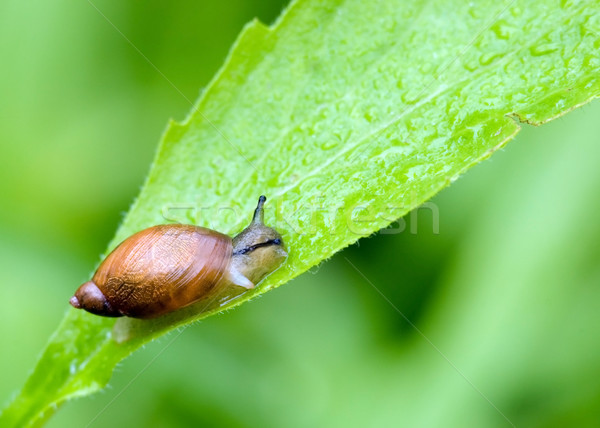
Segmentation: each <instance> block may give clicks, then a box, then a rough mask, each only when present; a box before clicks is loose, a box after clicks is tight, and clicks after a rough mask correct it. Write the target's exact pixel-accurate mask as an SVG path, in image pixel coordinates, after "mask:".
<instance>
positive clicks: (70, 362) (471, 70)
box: [0, 0, 600, 426]
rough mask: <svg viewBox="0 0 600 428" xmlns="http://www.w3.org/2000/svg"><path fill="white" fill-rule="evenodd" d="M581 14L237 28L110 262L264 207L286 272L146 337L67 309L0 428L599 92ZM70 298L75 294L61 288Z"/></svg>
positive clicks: (398, 212) (397, 17)
mask: <svg viewBox="0 0 600 428" xmlns="http://www.w3.org/2000/svg"><path fill="white" fill-rule="evenodd" d="M599 17H600V4H599V3H598V2H596V1H591V0H590V1H568V0H563V1H561V2H556V1H550V0H547V1H527V2H526V1H510V2H507V3H500V2H497V1H477V2H464V1H462V0H460V1H459V0H453V1H448V0H444V1H429V2H400V1H392V0H380V1H372V2H364V1H359V0H354V1H350V0H348V1H344V2H342V1H333V0H330V1H309V0H307V1H296V2H294V3H293V4H292V5H291V6H290V7H289V8H288V9H287V11H286V12H285V13H284V14H283V15H282V17H281V18H280V19H279V20H278V22H277V23H276V24H275V25H273V26H272V27H266V26H264V25H263V24H261V23H259V22H258V21H254V22H252V23H250V24H249V25H247V26H246V28H245V29H244V30H243V32H242V34H241V35H240V37H239V39H238V41H237V42H236V44H235V45H234V47H233V49H232V51H231V53H230V55H229V57H228V59H227V61H226V63H225V65H224V66H223V68H222V70H221V71H220V72H219V73H218V74H217V76H216V77H215V78H214V80H213V81H212V83H211V84H210V85H209V87H208V88H207V89H206V91H205V92H204V93H203V95H202V96H201V98H200V100H199V101H198V103H197V104H196V106H195V108H194V109H193V111H192V113H191V114H190V116H189V117H188V119H187V120H186V121H185V122H184V123H182V124H178V123H175V122H172V123H170V124H169V126H168V128H167V130H166V132H165V135H164V137H163V139H162V142H161V145H160V148H159V151H158V154H157V157H156V160H155V162H154V164H153V166H152V170H151V172H150V175H149V177H148V180H147V182H146V184H145V186H144V188H143V189H142V191H141V193H140V195H139V197H138V199H137V200H136V202H135V204H134V205H133V206H132V208H131V210H130V211H129V213H128V215H127V217H126V218H125V220H124V222H123V224H122V226H121V227H120V229H119V230H118V232H117V234H116V236H115V239H114V240H113V241H112V243H111V244H110V245H109V249H112V248H114V246H115V245H116V244H117V243H118V242H120V241H121V240H122V239H124V238H125V237H127V236H128V235H130V234H132V233H133V232H135V231H138V230H141V229H143V228H145V227H148V226H151V225H154V224H157V223H164V222H166V220H165V219H167V220H175V221H183V222H189V223H195V224H198V225H202V226H208V227H211V228H214V229H216V230H219V231H222V232H226V233H229V234H234V233H236V232H238V231H240V230H241V229H242V228H243V227H244V226H245V225H246V223H247V222H248V221H249V219H250V215H251V213H252V209H253V207H254V205H255V203H256V199H257V197H258V196H259V195H261V194H265V195H267V196H268V198H269V201H268V203H267V213H266V222H267V223H268V224H270V225H273V226H275V227H276V228H277V229H278V230H279V231H280V232H281V233H282V235H283V237H284V240H285V241H286V243H287V246H288V248H289V253H290V256H289V259H288V260H287V262H286V264H285V265H284V266H283V267H282V268H281V269H279V270H278V271H277V272H275V273H274V274H272V275H271V276H270V277H268V278H267V280H265V281H264V282H263V283H262V284H261V285H260V287H258V288H257V289H256V290H253V291H251V292H248V293H246V294H243V295H242V296H239V297H238V298H236V299H234V300H232V301H230V302H229V303H227V304H226V305H224V306H218V305H217V304H215V303H214V302H201V303H200V304H198V305H194V306H193V307H191V308H187V309H185V310H182V311H178V312H176V313H174V314H170V315H168V316H165V317H162V318H159V319H157V320H151V321H140V320H132V319H119V320H116V321H115V320H114V319H109V318H101V317H96V316H92V315H90V314H88V313H85V312H83V311H77V310H74V309H69V310H68V312H67V314H66V316H65V318H64V320H63V322H62V324H61V325H60V326H59V328H58V329H57V331H56V333H55V334H54V335H53V336H52V337H51V338H50V342H49V344H48V346H47V348H46V350H45V351H44V353H43V354H42V356H41V357H40V360H39V362H38V365H37V367H36V368H35V370H34V371H33V373H32V374H31V376H30V378H29V380H28V381H27V383H26V385H25V386H24V388H23V390H22V391H21V392H20V393H19V395H17V397H16V398H15V399H14V401H13V402H12V403H11V404H10V405H9V407H7V408H6V409H5V410H4V412H3V413H2V415H1V416H0V425H2V426H25V425H28V424H35V423H40V422H42V421H43V420H44V419H45V418H46V417H48V416H49V415H50V414H52V413H53V411H54V410H55V409H56V408H57V406H58V405H59V404H60V403H62V402H64V401H65V400H67V399H69V398H72V397H76V396H82V395H86V394H90V393H92V392H94V391H97V390H99V389H101V388H103V387H104V386H105V385H106V384H107V382H108V381H109V379H110V376H111V373H112V370H113V368H114V367H115V365H116V364H117V363H118V362H119V361H120V360H121V359H123V358H125V357H126V356H127V355H129V354H130V353H131V352H133V351H134V350H135V349H137V348H138V347H140V346H141V345H143V344H144V343H146V342H148V341H150V340H152V339H153V338H156V337H158V336H160V335H162V334H164V333H166V332H169V331H172V330H173V329H176V328H177V327H180V326H184V325H187V324H189V323H191V322H193V321H195V320H198V319H202V318H204V317H207V316H209V315H212V314H214V313H216V312H219V311H221V310H223V309H226V308H231V307H234V306H237V305H239V304H241V303H243V302H245V301H247V300H249V299H251V298H253V297H256V296H257V295H259V294H262V293H264V292H266V291H268V290H270V289H272V288H275V287H277V286H279V285H281V284H283V283H285V282H287V281H289V280H290V279H292V278H293V277H295V276H297V275H299V274H301V273H303V272H305V271H306V270H307V269H309V268H310V267H312V266H315V265H316V264H318V263H320V262H322V261H323V260H325V259H326V258H328V257H330V256H331V255H332V254H334V253H335V252H336V251H338V250H340V249H341V248H344V247H345V246H347V245H349V244H352V243H353V242H355V241H356V240H357V239H359V238H360V237H361V236H365V235H369V234H372V233H374V232H376V231H377V230H379V229H380V228H383V227H386V226H387V225H389V224H390V223H391V222H392V221H394V220H395V219H397V218H398V217H400V216H402V215H403V214H405V213H406V212H408V211H409V210H410V209H412V208H414V207H416V206H418V205H420V204H421V203H423V202H424V201H426V200H427V199H428V198H430V197H431V196H432V195H434V194H435V193H436V192H438V191H439V190H440V189H442V188H444V187H445V186H447V185H448V184H450V183H451V182H452V181H454V180H455V179H456V178H457V177H458V176H459V175H460V174H461V173H462V172H464V171H465V170H466V169H467V168H469V167H470V166H472V165H474V164H476V163H478V162H479V161H481V160H483V159H485V158H487V157H489V156H490V155H491V154H492V153H493V152H494V151H496V150H498V149H499V148H501V147H502V146H503V145H504V144H506V142H507V141H509V140H510V139H511V138H513V137H514V136H515V134H516V133H517V132H518V131H519V129H520V126H519V123H518V122H519V121H521V122H526V123H530V124H541V123H544V122H546V121H548V120H550V119H553V118H555V117H558V116H560V115H562V114H564V113H566V112H568V111H569V110H572V109H573V108H575V107H577V106H580V105H582V104H584V103H586V102H588V101H590V100H591V99H592V98H594V97H597V96H598V95H599V94H600V83H599V80H598V76H600V59H599V56H598V54H597V52H598V51H599V49H600V37H599V36H598V34H599V33H600V18H599ZM76 285H77V284H74V287H73V289H75V287H76Z"/></svg>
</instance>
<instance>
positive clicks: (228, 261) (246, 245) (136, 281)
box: [70, 196, 287, 318]
mask: <svg viewBox="0 0 600 428" xmlns="http://www.w3.org/2000/svg"><path fill="white" fill-rule="evenodd" d="M265 200H266V198H265V197H264V196H261V197H260V199H259V202H258V206H257V208H256V210H255V212H254V217H253V219H252V222H251V223H250V225H249V226H248V227H247V228H246V229H244V230H243V231H242V232H241V233H240V234H238V235H237V236H235V237H234V238H233V239H232V238H230V237H229V236H227V235H225V234H222V233H219V232H216V231H214V230H211V229H206V228H203V227H198V226H193V225H185V224H165V225H158V226H153V227H149V228H147V229H144V230H142V231H140V232H137V233H136V234H134V235H132V236H130V237H129V238H127V239H126V240H125V241H123V242H122V243H121V244H119V245H118V246H117V247H116V248H115V249H114V250H113V251H112V252H111V253H110V254H109V255H108V256H107V257H106V259H104V261H103V262H102V263H101V264H100V266H99V267H98V269H97V271H96V273H95V274H94V276H93V278H92V280H91V281H88V282H85V283H84V284H82V285H81V286H80V287H79V288H78V289H77V291H76V292H75V295H74V296H73V297H72V298H71V300H70V303H71V305H72V306H74V307H75V308H78V309H84V310H86V311H88V312H91V313H93V314H96V315H102V316H108V317H120V316H128V317H133V318H155V317H158V316H160V315H164V314H166V313H169V312H172V311H174V310H177V309H180V308H183V307H185V306H188V305H191V304H193V303H195V302H197V301H199V300H202V299H205V298H207V297H210V296H214V295H216V294H217V293H219V292H220V291H222V290H223V289H224V288H226V287H243V288H246V289H251V288H254V286H255V284H258V283H259V282H260V281H261V280H262V279H263V278H264V277H265V276H267V275H268V274H269V273H271V272H273V271H274V270H275V269H277V268H278V267H279V266H280V265H281V264H282V263H283V261H284V260H285V258H286V257H287V253H286V251H285V249H284V246H283V241H282V239H281V236H280V235H279V233H278V232H277V231H276V230H275V229H272V228H270V227H267V226H265V225H264V223H263V218H264V211H263V204H264V202H265Z"/></svg>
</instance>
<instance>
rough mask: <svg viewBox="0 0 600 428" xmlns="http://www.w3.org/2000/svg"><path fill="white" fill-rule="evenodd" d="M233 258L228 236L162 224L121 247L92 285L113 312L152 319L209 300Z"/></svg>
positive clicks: (99, 269)
mask: <svg viewBox="0 0 600 428" xmlns="http://www.w3.org/2000/svg"><path fill="white" fill-rule="evenodd" d="M231 255H232V240H231V238H230V237H229V236H227V235H224V234H221V233H219V232H215V231H214V230H210V229H205V228H202V227H197V226H192V225H183V224H170V225H159V226H154V227H150V228H148V229H145V230H143V231H141V232H138V233H136V234H134V235H132V236H130V237H129V238H127V239H126V240H125V241H123V242H122V243H121V244H119V246H118V247H117V248H115V250H114V251H113V252H112V253H110V254H109V255H108V257H106V259H105V260H104V261H103V262H102V264H101V265H100V266H99V267H98V270H97V271H96V273H95V274H94V277H93V278H92V282H93V283H94V284H95V285H96V286H97V287H98V289H100V291H101V292H102V294H104V296H105V298H106V301H107V302H108V303H109V304H110V306H111V307H112V308H113V309H114V310H116V311H118V312H120V313H121V314H123V315H126V316H130V317H136V318H153V317H156V316H160V315H162V314H164V313H167V312H171V311H173V310H175V309H179V308H181V307H184V306H187V305H190V304H192V303H194V302H196V301H198V300H200V299H202V298H203V297H206V296H208V295H210V294H211V292H212V291H213V290H214V289H215V288H217V287H218V286H219V285H220V283H222V282H223V279H224V277H225V274H226V273H227V270H228V268H229V264H230V262H231Z"/></svg>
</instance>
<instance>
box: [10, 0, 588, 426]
mask: <svg viewBox="0 0 600 428" xmlns="http://www.w3.org/2000/svg"><path fill="white" fill-rule="evenodd" d="M95 4H96V6H97V7H98V9H100V10H101V11H102V13H104V14H105V15H106V16H107V17H108V18H109V19H110V20H111V21H112V22H113V23H114V25H115V26H116V27H117V28H119V30H121V31H122V32H123V33H124V34H125V35H127V37H128V38H129V39H131V41H132V42H133V43H134V44H135V45H136V46H137V47H138V48H139V49H140V50H141V51H142V52H143V53H144V54H145V55H146V56H147V57H148V58H149V59H150V60H151V61H152V62H153V63H154V64H155V65H156V66H157V67H158V69H160V70H161V71H162V72H163V73H164V74H165V75H166V76H168V77H169V79H171V80H172V82H173V83H174V84H175V85H176V86H177V87H178V88H179V89H180V90H181V91H182V92H183V93H184V94H185V96H186V97H188V98H189V99H192V100H193V99H196V98H197V95H198V93H199V91H200V89H201V87H202V86H203V85H206V84H207V82H208V81H209V79H210V78H211V76H212V75H213V74H214V73H215V72H216V70H217V69H218V67H219V66H220V64H221V63H222V61H223V59H224V57H225V55H226V53H227V51H228V49H229V46H230V45H231V43H232V42H233V40H234V39H235V37H236V35H237V34H238V33H239V31H240V29H241V27H242V25H243V24H244V23H245V22H247V21H249V20H250V19H251V18H253V17H254V16H258V17H259V18H260V19H261V20H263V21H264V22H267V23H271V22H273V20H274V19H275V18H276V17H277V15H278V14H279V12H280V11H281V9H282V7H283V6H284V5H285V2H283V1H258V0H256V1H243V0H220V1H218V2H216V1H207V2H183V1H181V2H174V3H168V4H167V3H165V2H159V1H148V2H108V1H96V2H95ZM0 54H1V58H2V67H0V97H1V98H0V108H1V110H0V112H1V114H0V186H1V187H0V194H1V195H2V209H1V210H0V263H1V270H0V283H1V285H0V301H1V302H2V310H1V311H0V338H1V339H2V352H1V353H0V364H1V373H2V375H1V382H0V400H2V401H6V400H7V399H8V398H9V397H11V395H12V394H13V393H14V392H15V391H16V390H17V389H18V388H19V387H20V386H21V385H22V384H23V383H24V381H25V379H26V376H27V373H28V371H29V370H30V369H31V368H32V367H33V365H34V364H35V361H36V358H37V356H38V354H39V353H40V352H41V350H42V349H43V347H44V344H45V342H46V340H47V339H48V337H49V335H50V334H51V333H52V332H53V330H54V329H55V328H56V326H57V325H58V323H59V322H60V320H61V318H62V316H63V314H64V313H65V311H66V308H67V300H68V298H69V297H70V295H71V293H72V292H73V290H74V289H75V288H76V286H78V285H79V284H80V283H81V282H83V281H84V280H86V279H88V276H89V275H90V273H91V272H92V270H93V268H94V266H95V265H96V263H97V262H98V261H99V255H100V254H101V253H102V251H104V250H105V248H106V245H107V243H108V241H109V239H110V238H111V237H112V235H113V233H114V231H115V230H116V228H117V226H118V224H119V221H120V219H121V218H122V216H123V214H124V212H126V210H127V208H128V206H129V204H130V203H131V201H132V200H133V198H134V197H135V195H136V194H137V192H138V189H139V187H140V186H141V185H142V183H143V180H144V177H145V174H146V173H147V171H148V168H149V164H150V162H151V160H152V158H153V155H154V150H155V147H156V145H157V142H158V140H159V138H160V134H161V132H162V130H163V129H164V127H165V125H166V122H167V119H168V118H169V117H175V118H176V119H182V118H183V117H185V115H186V114H187V112H188V110H189V109H190V105H189V104H188V102H187V101H186V100H185V99H184V97H182V96H181V95H180V94H179V93H177V92H176V91H175V90H174V89H173V88H172V87H171V86H170V85H169V83H168V82H166V81H165V80H164V79H163V78H162V77H161V76H160V75H159V74H158V73H157V72H156V71H155V70H154V69H153V68H152V67H151V66H149V65H148V64H147V63H146V62H145V60H144V59H143V58H142V57H141V56H140V55H139V54H138V53H137V52H136V51H135V50H134V49H133V48H132V47H131V46H130V45H128V44H127V42H126V41H125V40H124V39H123V38H122V37H121V36H120V35H119V34H118V33H117V31H116V30H115V29H114V28H113V27H111V25H110V24H109V23H108V22H107V21H106V20H105V19H104V18H103V17H102V15H101V14H100V13H99V12H98V11H97V10H95V9H94V8H93V7H92V6H91V5H90V4H89V3H87V2H85V1H84V2H67V1H64V0H58V1H54V2H43V1H39V0H37V1H32V2H19V1H16V0H4V1H3V2H1V3H0ZM599 118H600V103H598V102H595V103H592V104H589V105H587V106H584V107H583V108H581V109H579V110H577V111H575V112H573V113H571V114H569V115H568V116H566V117H565V118H562V119H559V120H556V121H554V122H552V123H550V124H548V125H545V126H543V127H541V128H538V129H534V128H531V127H526V128H525V129H524V130H523V132H522V133H521V134H519V136H518V137H517V138H516V140H515V141H513V142H511V143H510V144H509V145H508V147H507V148H506V149H505V150H503V151H501V152H499V153H497V154H495V155H494V156H493V158H492V159H491V160H489V161H487V162H485V163H483V164H482V165H479V166H477V167H475V168H474V169H473V170H472V171H470V172H469V173H468V174H467V175H466V176H465V177H463V178H462V179H460V180H459V181H458V182H456V183H455V184H454V185H452V186H451V187H450V188H448V189H446V190H445V191H443V192H442V193H441V194H439V195H438V196H437V197H435V198H434V200H433V201H432V202H433V203H435V204H436V205H437V207H438V209H439V221H440V223H439V226H440V233H439V234H435V233H433V231H432V226H433V225H432V214H431V211H430V210H426V209H422V210H419V211H418V212H417V216H416V218H417V224H416V225H413V226H416V227H417V231H418V232H417V233H416V234H414V233H410V218H408V217H407V218H406V221H407V222H408V223H409V226H408V227H407V230H405V231H404V232H403V233H400V234H393V233H392V234H389V233H388V234H377V235H376V236H373V237H371V238H369V239H363V240H361V241H360V242H359V243H358V244H357V245H355V246H353V247H352V248H349V249H347V250H346V251H344V252H342V253H341V254H338V255H337V256H336V257H334V258H333V259H332V260H330V261H328V262H326V263H324V264H323V265H322V266H320V267H319V268H318V269H315V270H314V271H313V272H311V273H307V274H305V275H303V276H301V277H300V278H298V279H296V280H294V281H292V282H291V283H290V284H287V285H285V286H283V287H281V288H279V289H278V290H276V291H273V292H271V293H267V294H266V295H265V296H264V297H263V298H261V299H258V300H255V301H253V302H252V303H249V304H246V305H243V306H242V307H241V308H239V309H236V310H235V311H231V312H229V313H226V314H223V315H221V316H216V317H212V318H210V319H208V320H206V321H204V322H202V323H200V324H197V325H194V326H191V327H190V328H188V329H186V330H185V331H184V332H183V333H182V334H181V336H179V337H178V338H177V339H176V340H175V341H174V342H173V343H172V344H171V345H170V346H168V347H167V348H166V349H165V350H164V352H162V353H161V354H160V355H159V353H160V352H161V350H163V348H164V347H165V346H166V345H167V344H168V343H169V342H170V340H171V338H173V337H174V335H171V336H168V337H165V338H163V339H162V340H159V341H157V342H155V343H152V344H150V345H148V346H146V347H145V348H144V349H141V350H140V351H138V352H137V353H135V354H134V355H133V356H132V357H130V358H129V359H127V360H126V361H124V362H123V363H122V364H121V365H120V366H119V367H118V368H117V370H116V371H115V374H114V377H113V379H112V381H111V383H110V387H109V388H108V389H106V390H105V391H103V392H101V393H99V394H96V395H94V396H91V397H87V398H83V399H79V400H76V401H72V402H69V403H67V404H66V405H64V406H63V408H62V409H61V410H60V411H59V412H58V413H57V414H56V415H55V416H54V417H53V418H52V419H51V420H50V421H49V423H48V426H50V427H65V426H69V427H70V426H86V425H87V424H88V423H90V421H92V420H94V423H93V424H92V426H108V425H110V426H113V427H130V426H162V427H183V426H190V425H196V426H199V425H202V424H204V425H206V426H234V427H255V426H264V427H282V426H285V427H313V426H357V427H358V426H361V427H363V426H378V427H379V426H381V427H387V426H414V427H438V426H445V427H464V426H481V427H483V426H491V427H494V426H499V427H502V426H510V424H509V422H507V420H506V419H505V418H504V417H503V416H502V414H501V413H503V414H504V415H505V416H506V417H507V418H508V419H509V420H510V421H511V422H512V423H513V424H515V425H517V426H530V427H554V426H556V427H559V426H599V424H600V382H599V381H598V379H600V341H599V340H598V337H600V264H599V263H598V258H599V255H600V224H599V222H598V214H597V213H598V211H599V209H600V200H599V198H598V195H599V193H600V168H598V159H600V144H599V143H600V120H598V119H599ZM346 258H347V259H348V260H350V261H351V262H352V263H353V264H354V265H356V266H357V267H358V269H359V270H360V271H361V272H362V273H364V275H365V276H366V277H367V278H369V280H370V281H371V282H372V284H373V285H374V286H376V287H377V288H378V289H379V290H380V291H381V293H383V294H384V295H385V296H386V298H387V299H389V300H390V301H391V302H392V303H393V305H394V306H395V307H396V308H397V309H398V310H399V311H400V312H402V314H404V315H405V316H406V317H407V318H408V319H410V321H411V322H412V323H413V324H414V325H415V326H416V327H417V328H418V329H419V330H420V331H421V332H422V333H423V335H421V334H420V333H419V332H418V331H417V330H416V329H415V328H413V327H412V326H411V325H410V324H408V323H407V322H406V320H405V319H404V318H403V316H402V315H401V314H400V313H398V312H397V311H396V310H395V309H394V307H392V305H390V303H388V302H387V301H386V299H384V298H383V297H381V295H380V294H378V292H377V291H376V290H375V289H374V288H373V287H372V285H371V284H369V282H367V281H366V280H365V279H364V278H363V277H362V276H361V275H360V274H359V273H358V272H357V271H356V270H354V269H353V268H352V266H351V265H350V264H349V263H348V261H347V260H346ZM157 355H159V356H158V357H157ZM149 362H152V363H151V365H150V366H149V367H148V368H147V369H146V370H144V371H143V372H142V373H141V374H139V373H140V371H141V370H142V369H143V368H144V367H145V366H146V365H147V364H148V363H149ZM138 374H139V376H138ZM132 380H134V382H133V383H131V384H130V382H131V381H132ZM129 384H130V385H129ZM127 385H129V387H128V388H127V389H125V390H124V391H123V388H125V387H126V386H127ZM115 397H117V398H116V399H115V400H114V401H112V400H113V399H114V398H115ZM108 403H111V404H110V406H109V407H107V408H106V409H105V410H104V411H103V409H104V408H105V406H106V405H107V404H108ZM500 412H501V413H500ZM97 415H99V416H98V417H97V418H96V416H97ZM94 418H96V419H94Z"/></svg>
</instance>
